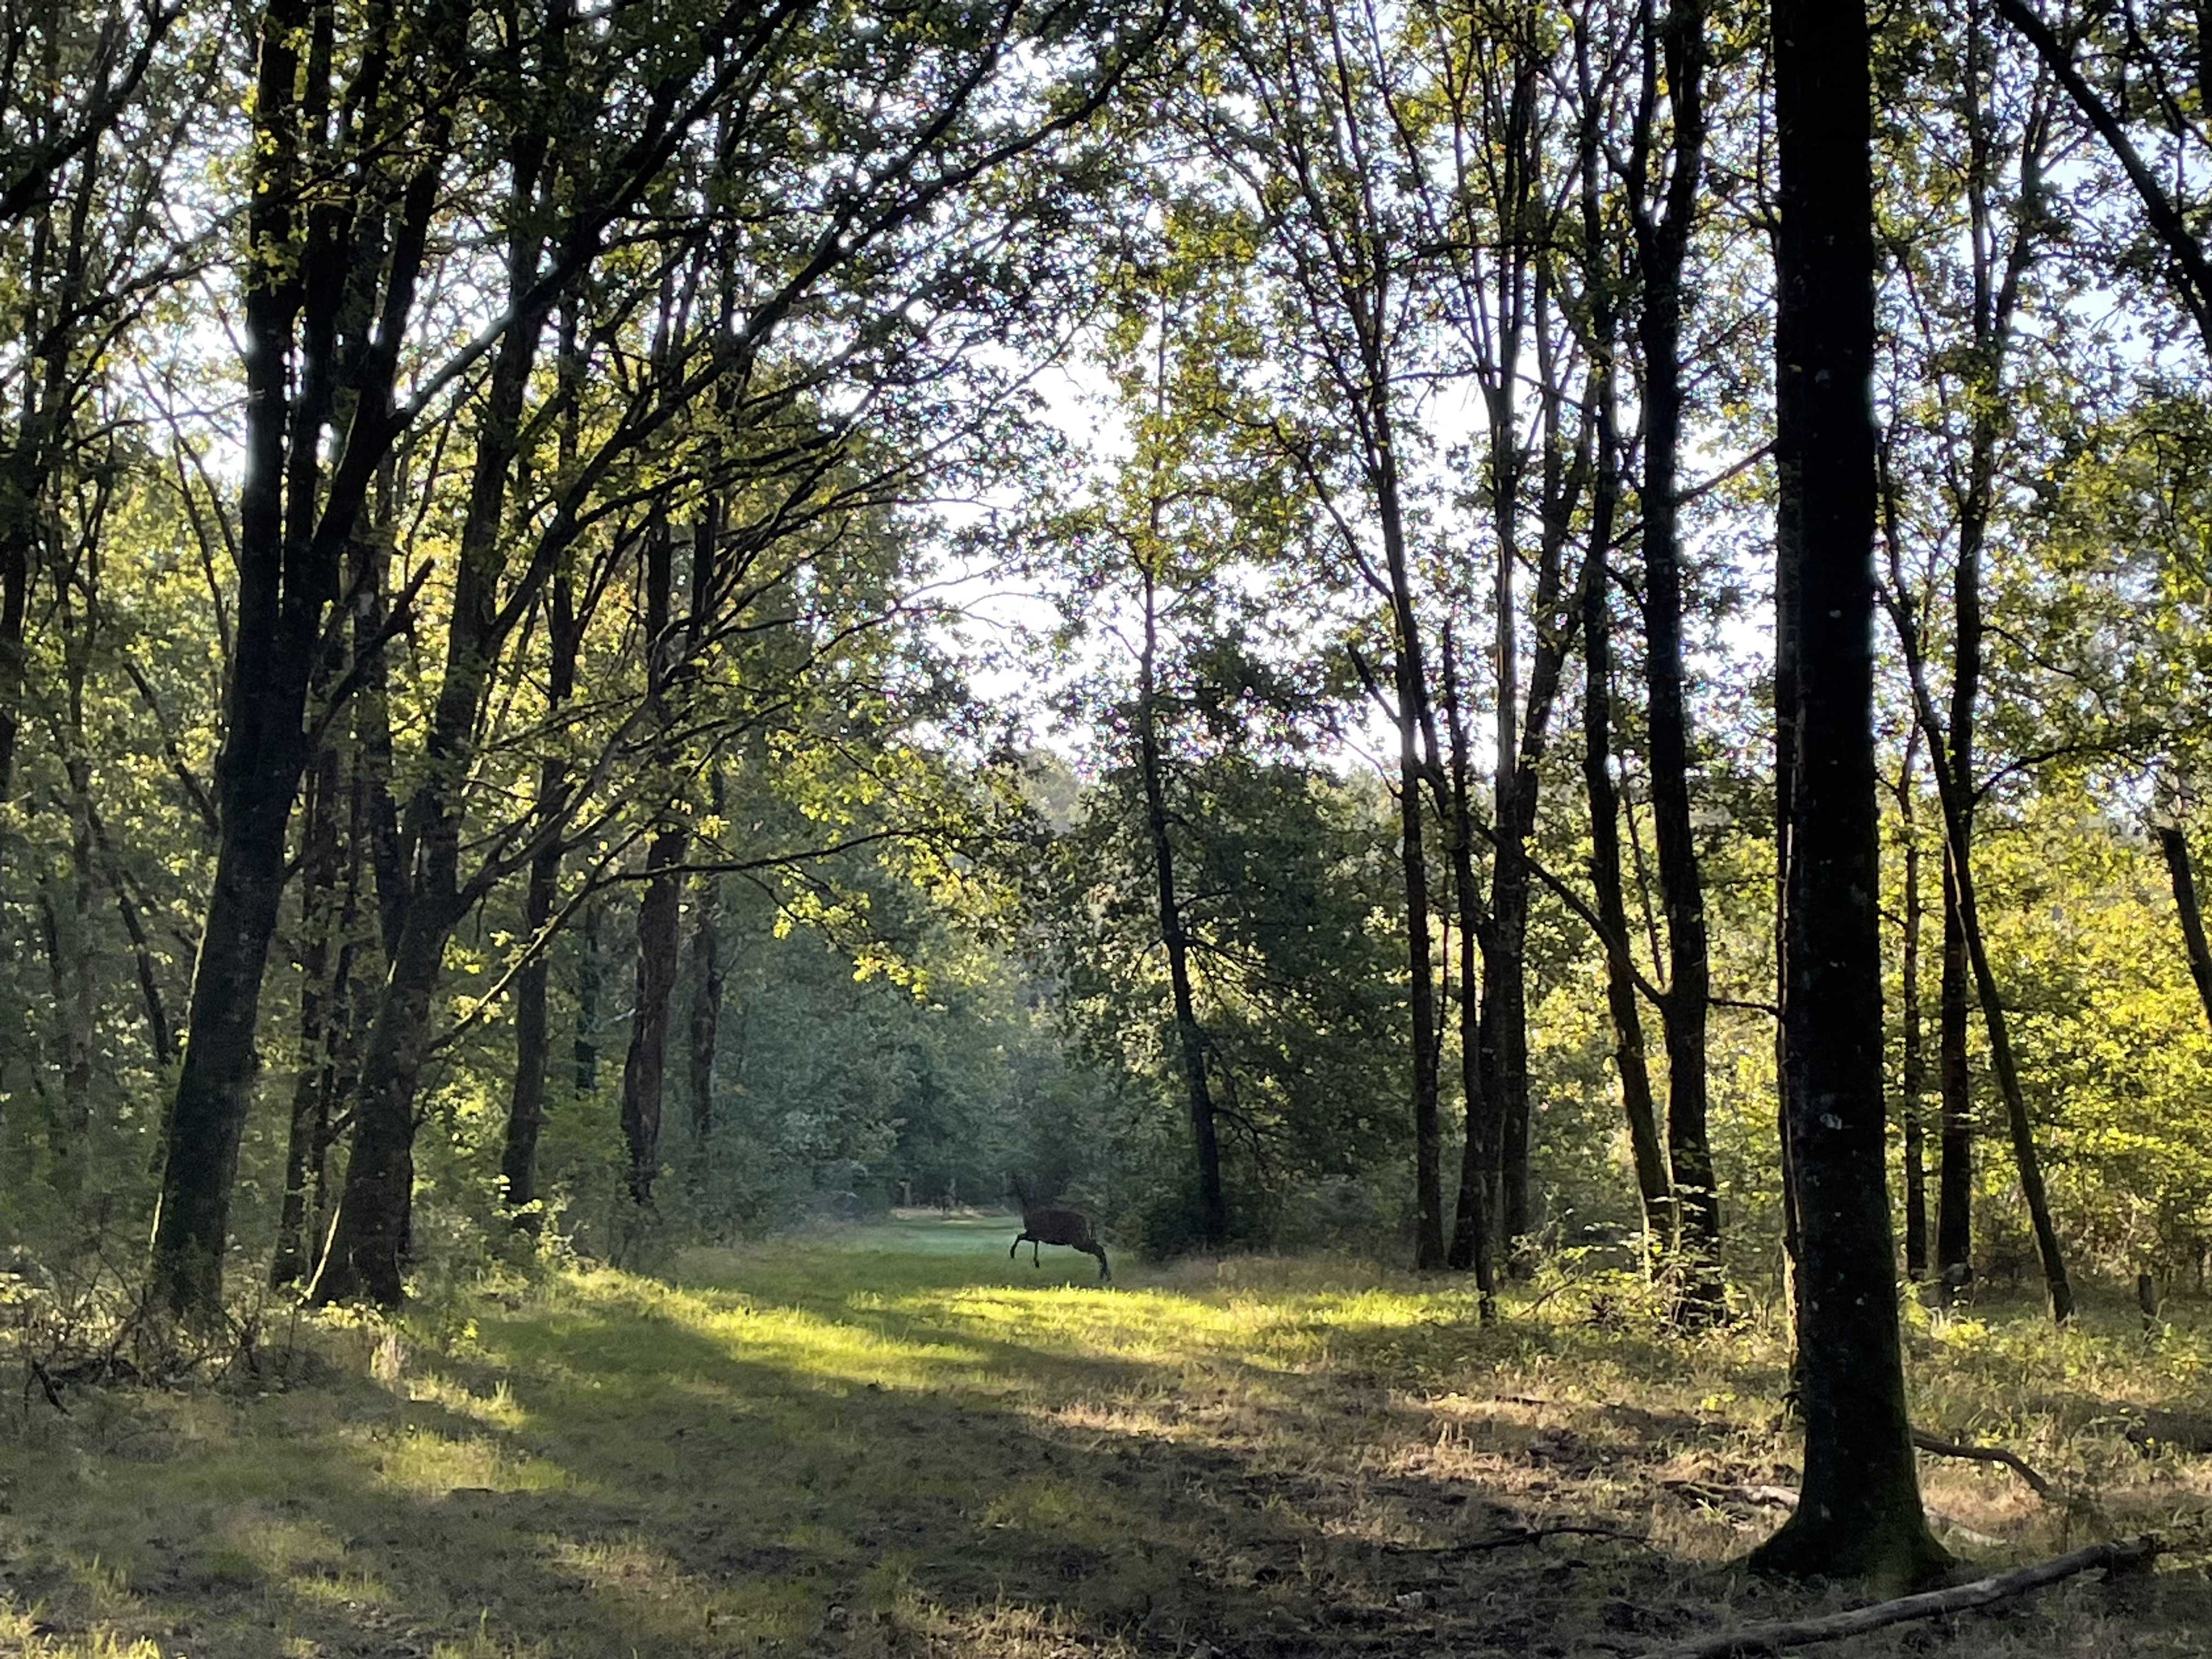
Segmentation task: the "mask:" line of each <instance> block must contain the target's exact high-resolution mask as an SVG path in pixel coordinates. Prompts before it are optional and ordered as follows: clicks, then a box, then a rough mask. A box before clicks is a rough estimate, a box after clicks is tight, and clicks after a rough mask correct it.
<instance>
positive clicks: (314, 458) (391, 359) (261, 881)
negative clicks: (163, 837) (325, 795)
mask: <svg viewBox="0 0 2212 1659" xmlns="http://www.w3.org/2000/svg"><path fill="white" fill-rule="evenodd" d="M459 21H460V20H459V13H458V10H457V9H454V10H450V11H448V12H447V13H444V14H441V18H440V25H439V29H438V31H437V35H438V38H437V39H435V40H431V41H429V42H428V43H427V46H428V55H429V57H430V58H431V59H432V60H433V61H440V62H457V61H459V57H460V54H459V52H458V51H457V50H451V49H452V48H453V47H454V46H455V43H454V41H453V39H452V38H451V32H452V30H453V28H454V27H456V26H457V25H458V23H459ZM309 24H310V10H309V8H308V7H307V5H305V4H303V3H301V0H269V3H268V4H267V6H266V7H265V8H264V10H263V13H262V17H261V22H260V33H259V45H258V57H257V61H256V68H255V87H254V97H253V105H252V111H253V114H252V127H253V134H252V137H253V140H254V143H253V144H252V166H251V167H250V169H249V173H250V181H251V190H250V196H249V199H250V206H249V208H248V211H247V215H246V258H245V269H246V278H245V295H244V303H243V307H242V310H243V313H244V315H243V325H244V327H243V332H244V356H245V368H246V441H245V446H244V452H245V453H244V476H243V478H242V480H241V483H240V489H239V508H238V527H237V554H238V558H237V562H238V598H237V627H236V630H235V645H234V651H233V654H232V659H231V663H230V674H229V679H228V684H227V686H226V689H225V693H224V714H225V722H224V738H223V747H222V753H221V755H220V756H219V757H218V758H217V761H216V794H217V799H218V803H219V805H220V809H221V818H222V824H221V835H220V836H219V838H218V840H217V843H216V878H215V887H214V890H213V892H212V894H211V895H210V899H209V903H208V913H207V918H206V921H205V922H204V924H203V926H202V928H201V933H200V953H199V959H198V962H197V964H196V965H195V967H194V970H193V975H192V994H191V1006H190V1011H189V1012H188V1014H187V1017H186V1029H187V1031H188V1036H187V1038H186V1042H185V1063H184V1066H183V1068H182V1070H181V1071H180V1073H179V1078H178V1082H177V1092H176V1095H175V1097H173V1100H172V1102H171V1104H170V1109H169V1115H168V1120H167V1134H166V1137H165V1138H166V1140H167V1148H168V1151H167V1160H166V1162H165V1164H164V1165H163V1170H162V1176H161V1199H160V1203H159V1207H158V1208H157V1210H156V1212H155V1228H154V1240H153V1248H152V1254H151V1260H150V1262H149V1269H150V1272H149V1277H150V1279H151V1289H152V1293H153V1295H154V1297H155V1299H156V1300H157V1301H158V1302H160V1303H161V1304H165V1305H166V1306H167V1307H168V1308H169V1309H171V1310H173V1311H175V1312H177V1313H179V1314H182V1315H185V1316H190V1317H192V1318H195V1319H198V1320H203V1321H204V1320H209V1319H212V1318H213V1317H214V1316H216V1313H217V1312H218V1310H220V1307H221V1302H222V1265H223V1253H224V1249H225V1245H226V1230H227V1226H228V1219H229V1206H230V1189H231V1186H232V1183H233V1182H234V1179H235V1177H236V1174H237V1167H238V1147H239V1139H240V1135H241V1134H242V1133H243V1131H244V1128H245V1124H246V1112H247V1109H248V1107H249V1105H250V1103H251V1090H252V1077H253V1071H254V1052H253V1037H254V1030H255V1025H256V1023H257V1019H258V1013H259V1008H260V998H261V983H262V979H263V975H264V973H265V971H266V969H267V966H268V956H269V947H270V942H271V939H273V937H274V934H275V932H276V916H277V910H278V905H279V902H280V900H281V898H282V895H283V884H284V875H285V860H284V843H285V829H286V825H287V823H288V821H289V817H290V815H291V809H292V798H293V796H294V794H295V793H296V792H297V790H298V788H299V786H300V780H301V775H302V773H303V772H304V771H305V770H306V768H307V762H308V759H309V752H308V743H307V732H306V731H305V729H304V720H305V715H306V708H307V687H308V683H309V679H310V678H311V677H312V675H313V672H314V669H315V665H316V663H317V661H318V659H319V657H320V655H321V651H322V636H323V613H324V609H325V606H326V605H329V604H330V603H331V601H332V600H333V599H336V598H337V586H338V575H339V572H340V569H341V568H342V564H343V556H344V551H345V549H346V547H347V545H348V544H349V542H350V541H351V540H352V538H353V534H354V529H355V525H356V520H357V519H358V518H359V515H360V513H361V510H362V503H363V501H364V500H365V498H366V496H367V495H368V489H369V488H370V485H371V484H372V483H374V478H375V476H376V472H377V470H378V468H379V467H380V465H381V463H382V461H383V459H384V457H385V455H386V453H388V452H389V450H390V448H391V446H392V439H393V438H394V437H395V436H396V435H397V433H398V422H397V420H396V417H395V416H394V412H393V405H392V385H393V380H394V376H395V375H396V374H397V372H398V354H399V350H400V346H401V334H402V333H403V331H404V324H405V322H406V319H407V318H408V317H409V315H410V313H411V311H412V309H413V302H414V295H415V288H416V281H417V279H418V277H419V276H420V274H421V271H422V264H423V260H424V257H425V254H426V252H427V248H428V231H429V221H430V216H431V213H432V210H433V209H434V208H435V205H436V202H437V191H438V185H439V182H440V175H441V173H442V171H443V159H444V155H445V149H446V145H447V139H448V137H450V135H451V131H452V123H453V106H452V105H451V103H450V102H440V103H435V104H434V105H433V106H432V107H431V109H430V110H429V112H428V115H427V118H426V119H425V120H424V121H423V122H422V125H421V126H420V129H419V140H418V143H417V144H416V148H415V155H416V158H417V159H416V162H415V171H414V172H413V173H412V174H411V175H410V177H409V178H408V179H407V181H406V183H405V185H404V188H403V190H402V192H401V197H400V200H399V203H398V207H397V208H396V209H395V210H394V211H393V214H392V219H393V223H394V226H395V230H394V234H393V236H392V242H391V246H390V252H389V255H388V258H386V259H384V260H382V261H380V270H378V271H377V273H376V274H377V276H380V280H381V283H382V289H383V292H382V299H381V302H380V306H379V307H378V309H379V311H380V318H379V320H378V323H377V326H376V330H375V332H374V336H373V337H370V338H369V339H368V341H367V343H365V345H364V346H363V349H362V350H361V351H360V352H359V353H358V356H357V361H355V362H351V363H350V365H349V372H347V373H344V374H341V365H340V361H339V360H340V356H341V347H342V343H343V342H342V340H341V336H340V319H341V312H342V310H343V307H344V303H345V301H346V300H347V297H348V293H349V289H350V288H351V287H353V286H354V285H355V284H356V280H357V279H359V278H360V277H361V275H362V265H361V264H360V262H358V261H356V260H355V259H354V258H352V257H351V256H352V255H353V253H354V252H356V249H354V248H352V247H349V245H348V235H349V228H350V226H351V222H352V221H353V219H354V218H355V217H356V216H358V217H360V218H362V219H364V220H374V219H379V218H380V217H381V213H382V209H381V204H379V203H375V202H373V201H372V200H370V199H368V197H367V195H366V192H367V191H368V189H369V187H370V185H371V183H372V182H373V183H374V187H375V188H377V189H378V190H381V189H383V188H384V178H385V174H384V173H383V171H382V162H381V160H380V161H378V162H376V163H374V164H363V165H361V166H356V167H353V168H352V169H351V170H350V171H347V170H346V169H345V168H343V167H340V168H339V169H338V171H339V173H341V174H342V175H343V176H342V177H341V178H340V179H338V180H337V182H336V183H335V184H330V183H329V181H325V180H320V179H319V181H318V188H319V190H321V189H324V188H325V185H328V190H327V193H326V198H325V199H323V200H321V201H320V202H319V204H317V205H316V207H315V208H314V209H313V211H308V212H303V211H302V207H301V190H302V180H303V179H304V178H305V176H306V175H307V173H309V172H310V171H312V170H313V169H312V168H311V167H309V165H308V162H309V161H310V159H311V158H310V156H309V154H308V152H309V151H310V150H319V149H320V148H321V143H322V134H321V129H322V127H323V123H324V117H325V107H324V106H325V102H326V100H327V93H328V84H329V79H330V77H329V76H327V75H325V76H320V77H319V76H316V75H313V74H309V75H307V76H304V77H303V76H301V73H300V70H301V58H300V47H301V44H302V42H303V41H305V40H307V38H308V36H309V33H310V29H309ZM363 51H364V53H365V54H366V55H367V56H366V58H365V61H364V65H363V67H362V70H360V73H359V76H358V77H357V78H358V82H359V83H360V84H363V85H377V84H381V80H382V76H381V70H380V69H378V68H376V67H375V66H376V65H377V64H381V63H383V62H386V60H388V58H389V55H390V52H391V51H392V37H391V32H390V30H389V28H388V27H387V28H386V29H385V30H384V31H383V32H381V33H372V34H371V35H370V36H369V37H368V38H367V39H366V40H364V42H363ZM302 92H304V94H305V99H306V101H305V102H304V103H303V102H302V100H301V94H302ZM295 242H296V244H297V246H295ZM295 326H296V327H297V328H298V330H299V339H298V342H297V349H296V350H295ZM349 355H350V354H349ZM295 360H296V368H297V373H296V382H297V386H296V393H295ZM341 380H344V381H346V382H347V385H348V388H349V397H348V399H347V401H348V402H349V404H350V405H351V409H350V417H349V420H348V421H347V422H346V425H345V435H344V439H343V443H342V444H341V445H340V446H339V448H338V453H337V459H336V461H335V462H334V463H333V464H332V465H330V466H329V467H328V468H327V469H326V468H325V465H324V464H323V459H322V448H323V439H324V435H325V430H326V429H327V428H329V427H330V426H331V421H332V417H333V416H334V415H335V414H336V412H337V407H338V402H339V398H338V393H339V383H340V381H341Z"/></svg>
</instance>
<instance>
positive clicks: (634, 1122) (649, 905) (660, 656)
mask: <svg viewBox="0 0 2212 1659" xmlns="http://www.w3.org/2000/svg"><path fill="white" fill-rule="evenodd" d="M643 556H644V564H645V570H644V581H643V584H642V598H643V601H644V623H645V647H646V678H647V690H646V702H647V715H648V718H650V719H652V720H653V721H654V722H655V723H656V724H657V725H659V726H660V727H661V729H662V730H663V731H664V732H665V730H666V728H667V726H668V724H669V718H670V715H669V710H668V708H667V693H668V686H667V680H666V677H665V672H664V669H663V665H664V664H665V662H666V661H667V659H668V657H669V654H670V646H671V642H670V638H669V629H670V623H671V618H672V617H673V615H674V612H673V611H672V610H671V598H672V589H673V583H674V568H675V553H674V544H673V541H672V539H671V536H670V533H669V527H668V525H667V522H666V520H665V519H663V518H661V517H660V516H659V514H658V513H656V514H655V516H654V520H653V525H652V526H651V527H650V528H649V529H648V530H647V532H646V536H645V544H644V549H643ZM665 758H667V757H664V759H665ZM689 844H690V835H689V832H688V831H687V830H686V829H684V826H683V825H682V824H680V823H675V822H673V821H672V820H671V821H664V822H663V823H662V825H661V827H660V828H659V829H656V830H655V831H654V832H653V838H652V841H651V842H649V843H648V844H647V848H646V857H645V870H646V880H645V890H644V894H643V896H641V898H640V899H639V901H638V907H637V977H636V996H635V1000H634V1001H633V1003H632V1005H631V1006H632V1012H631V1015H630V1028H629V1053H628V1054H626V1055H625V1057H624V1059H623V1092H622V1127H623V1139H625V1140H626V1141H627V1142H628V1143H629V1194H630V1197H631V1198H632V1199H633V1200H635V1202H637V1203H638V1204H640V1205H649V1204H651V1203H652V1202H653V1181H654V1180H655V1178H656V1177H657V1176H659V1172H660V1109H661V1093H662V1087H663V1084H664V1081H665V1077H666V1073H667V1067H668V1024H669V1018H668V1016H669V1003H670V1001H671V999H672V998H673V996H674V994H675V991H676V970H677V960H678V958H677V952H678V945H679V943H680V941H679V940H678V927H677V922H678V912H679V910H680V909H681V908H682V901H683V896H684V878H683V877H682V876H681V875H678V874H674V873H672V867H673V866H677V865H679V864H681V863H683V862H684V851H685V848H687V847H688V846H689Z"/></svg>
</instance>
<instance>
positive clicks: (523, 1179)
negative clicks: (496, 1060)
mask: <svg viewBox="0 0 2212 1659" xmlns="http://www.w3.org/2000/svg"><path fill="white" fill-rule="evenodd" d="M575 347H576V325H575V319H574V314H573V312H568V313H563V314H562V321H561V345H560V357H561V375H562V380H563V381H564V383H566V384H567V385H568V387H569V388H570V395H569V396H568V397H567V398H564V404H565V405H566V413H565V414H564V416H563V427H562V442H561V462H562V469H563V471H566V469H567V468H568V465H570V464H571V463H573V461H574V459H575V452H576V437H575V431H576V428H575V412H574V411H575V401H574V395H573V387H574V382H575V380H576V379H577V377H578V375H579V374H580V368H579V367H578V364H577V358H576V349H575ZM546 635H547V648H548V651H549V653H550V661H549V663H548V675H547V687H546V703H547V708H546V713H547V715H548V720H549V725H550V720H551V717H552V716H553V715H555V714H556V712H557V711H558V710H559V709H560V708H562V706H563V705H564V704H565V703H567V702H568V699H569V698H570V696H573V695H574V692H575V689H576V659H577V654H578V652H579V650H580V647H581V645H582V641H583V630H582V629H581V628H580V626H579V625H578V623H577V620H576V607H575V599H574V591H573V584H572V581H571V579H570V576H569V574H568V571H567V570H566V569H565V568H564V569H562V571H561V572H560V573H559V574H556V576H555V577H554V579H553V582H552V585H551V589H550V592H549V594H548V596H547V609H546ZM567 793H568V766H567V764H566V763H565V762H564V761H563V760H562V757H561V756H560V754H559V753H558V752H557V750H556V751H555V752H550V753H548V754H547V755H546V757H545V758H544V760H543V761H541V762H540V763H538V803H539V810H540V811H545V812H550V811H556V810H558V805H559V803H561V802H562V799H563V798H564V797H565V796H566V794H567ZM561 864H562V854H561V847H560V844H559V842H549V843H548V844H547V845H546V846H544V848H541V849H540V850H539V851H538V855H537V856H536V857H535V858H533V859H532V860H531V861H530V877H529V882H528V885H527V887H526V890H525V892H524V896H523V933H524V937H525V938H526V939H527V940H529V941H531V945H532V948H533V949H535V950H536V951H537V954H536V955H535V956H533V957H532V958H531V959H530V961H529V962H528V963H526V964H525V966H524V968H523V969H522V972H521V973H520V975H517V977H516V980H515V987H514V1079H513V1084H512V1085H510V1087H509V1090H508V1093H507V1133H506V1137H505V1139H504V1141H503V1143H502V1145H501V1148H500V1175H501V1180H502V1181H503V1182H504V1183H505V1186H506V1197H507V1208H508V1210H509V1211H510V1212H512V1213H513V1218H514V1226H515V1228H516V1230H517V1231H520V1232H523V1233H526V1234H528V1235H529V1236H530V1237H533V1238H534V1237H537V1235H538V1230H539V1228H540V1226H541V1225H543V1222H544V1214H543V1212H542V1211H541V1210H540V1209H539V1208H538V1135H539V1133H540V1132H541V1131H542V1130H543V1129H544V1123H545V1081H546V1073H547V1072H548V1070H549V1068H550V1065H551V1061H552V1056H551V1054H550V1053H549V1052H548V1042H549V1037H550V1022H549V1020H548V1018H547V1009H546V1002H547V993H548V989H549V987H550V983H551V975H552V970H553V960H552V954H551V951H550V949H548V948H546V947H545V945H544V940H543V939H542V938H541V935H543V934H544V932H545V930H546V929H547V928H548V927H550V926H552V922H553V907H554V902H555V900H556V898H557V897H558V896H559V893H560V889H561Z"/></svg>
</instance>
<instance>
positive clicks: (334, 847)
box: [269, 745, 345, 1285]
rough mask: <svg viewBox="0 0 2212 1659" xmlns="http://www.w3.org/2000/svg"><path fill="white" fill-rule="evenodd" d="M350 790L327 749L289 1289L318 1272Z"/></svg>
mask: <svg viewBox="0 0 2212 1659" xmlns="http://www.w3.org/2000/svg"><path fill="white" fill-rule="evenodd" d="M344 787H345V781H344V775H343V766H342V764H341V761H340V757H339V755H338V753H337V750H336V749H335V748H332V747H330V746H327V745H326V746H325V749H324V750H323V752H322V753H321V754H319V755H318V756H317V757H315V763H314V766H313V769H312V770H311V771H310V772H309V774H308V783H307V802H306V807H305V810H304V811H303V812H302V813H301V818H302V823H301V858H300V887H301V899H300V908H301V917H300V929H301V952H300V1034H299V1041H298V1044H297V1046H296V1048H295V1050H294V1053H295V1076H294V1078H293V1080H292V1109H291V1123H290V1129H289V1133H288V1134H287V1136H286V1139H285V1148H284V1194H283V1200H282V1203H281V1206H280V1209H279V1212H278V1215H277V1219H276V1251H275V1254H274V1255H272V1256H271V1257H270V1263H269V1282H270V1285H290V1284H293V1283H295V1282H296V1281H297V1280H299V1279H302V1278H305V1277H306V1276H307V1274H308V1273H309V1272H310V1271H311V1270H312V1267H313V1264H312V1263H311V1262H310V1261H309V1259H308V1243H307V1225H308V1215H307V1201H308V1200H307V1189H308V1183H309V1181H310V1179H311V1177H312V1176H313V1171H314V1165H315V1161H316V1158H317V1157H318V1155H319V1152H320V1151H321V1149H322V1148H323V1146H325V1142H326V1140H327V1139H328V1135H329V1129H330V1108H331V1096H330V1082H331V1059H332V1056H331V1036H332V1031H331V1012H332V1005H333V1004H334V1003H335V1001H336V1000H337V997H336V991H337V986H336V983H335V971H334V970H335V969H336V968H337V948H338V943H339V941H338V939H337V919H338V903H339V897H338V881H339V878H340V875H341V874H342V870H341V848H340V847H339V842H338V836H339V833H340V831H339V818H338V812H339V810H340V807H341V805H343V791H344Z"/></svg>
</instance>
